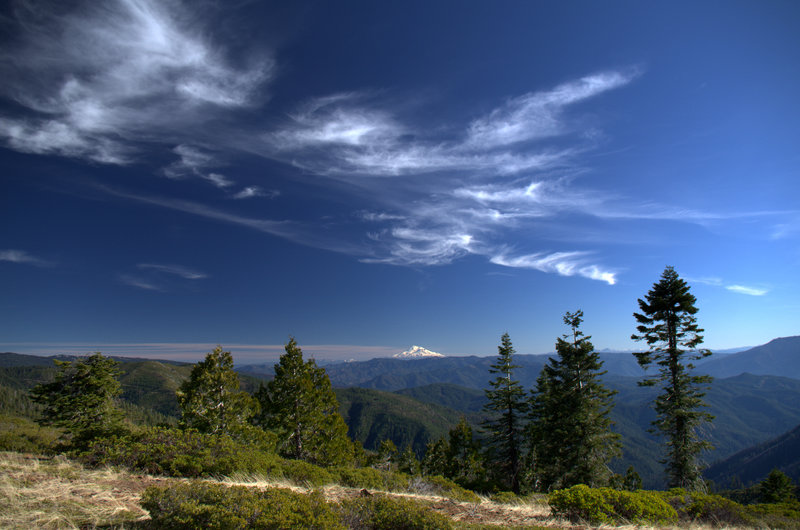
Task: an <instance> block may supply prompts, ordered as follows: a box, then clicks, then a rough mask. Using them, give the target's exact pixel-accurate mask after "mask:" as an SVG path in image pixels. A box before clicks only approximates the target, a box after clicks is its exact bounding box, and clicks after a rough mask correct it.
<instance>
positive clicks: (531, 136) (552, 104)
mask: <svg viewBox="0 0 800 530" xmlns="http://www.w3.org/2000/svg"><path fill="white" fill-rule="evenodd" d="M636 75H637V73H636V72H628V73H625V72H613V71H612V72H601V73H598V74H594V75H590V76H586V77H584V78H581V79H579V80H577V81H571V82H568V83H564V84H563V85H559V86H557V87H556V88H554V89H552V90H548V91H544V92H535V93H530V94H525V95H523V96H520V97H517V98H514V99H511V100H510V101H508V102H507V103H506V104H505V105H503V106H502V107H500V108H498V109H495V110H493V111H492V112H491V113H489V115H488V116H484V117H482V118H479V119H477V120H475V121H473V122H472V123H471V124H470V126H469V129H468V133H467V144H468V145H471V146H475V147H476V148H479V149H486V148H492V147H505V146H509V145H512V144H517V143H520V142H527V141H531V140H539V139H543V138H548V137H553V136H559V135H562V134H564V133H566V132H567V131H568V125H567V123H566V121H565V120H564V119H563V116H562V114H563V112H564V111H565V110H566V109H567V108H568V107H569V106H570V105H573V104H575V103H579V102H581V101H583V100H586V99H589V98H592V97H594V96H597V95H599V94H602V93H603V92H607V91H609V90H613V89H615V88H619V87H621V86H624V85H626V84H628V83H629V82H630V81H631V80H632V79H633V78H634V77H635V76H636Z"/></svg>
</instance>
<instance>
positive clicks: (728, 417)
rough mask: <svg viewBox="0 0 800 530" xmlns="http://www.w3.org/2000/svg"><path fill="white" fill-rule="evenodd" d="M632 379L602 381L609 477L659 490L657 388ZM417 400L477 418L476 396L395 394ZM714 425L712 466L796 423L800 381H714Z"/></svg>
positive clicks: (466, 392) (458, 391) (461, 392)
mask: <svg viewBox="0 0 800 530" xmlns="http://www.w3.org/2000/svg"><path fill="white" fill-rule="evenodd" d="M637 381H638V378H633V377H607V378H606V384H607V385H608V386H609V387H610V388H611V389H613V390H616V391H617V392H618V394H617V395H616V396H615V398H614V403H615V407H614V409H613V411H612V413H611V418H612V420H613V421H614V430H615V431H616V432H618V433H620V434H621V435H622V442H623V455H622V458H621V459H619V460H617V461H614V462H612V468H613V469H614V471H615V472H618V473H620V472H624V471H625V469H627V467H628V466H629V465H633V466H634V467H635V468H636V469H637V471H638V472H639V474H640V475H641V476H642V478H643V479H644V481H645V484H646V485H648V486H651V487H657V486H660V485H661V480H662V476H663V467H662V465H661V464H660V463H659V462H658V461H659V459H660V458H661V445H660V440H659V438H657V437H655V436H654V435H652V434H651V433H649V432H648V431H649V429H650V424H651V422H652V421H653V419H654V418H655V414H654V412H653V409H652V402H653V399H654V398H655V396H656V395H657V394H658V389H655V388H643V387H640V386H638V385H637ZM398 393H403V394H407V395H411V396H414V397H416V398H417V399H419V400H421V401H425V402H429V403H436V404H439V405H447V406H449V407H451V408H452V409H454V410H456V411H458V412H456V413H455V414H459V413H472V414H475V413H478V412H479V411H480V407H481V406H482V404H483V399H482V398H481V395H482V391H479V390H475V389H471V388H465V387H459V386H457V385H451V384H434V385H427V386H423V387H419V388H413V389H407V390H402V391H398ZM706 402H707V403H708V405H709V408H708V411H709V412H710V413H711V414H713V415H714V416H715V420H714V421H713V422H712V423H711V424H710V425H708V426H706V427H705V429H706V434H707V436H708V439H709V440H710V441H711V443H712V444H713V445H714V447H715V449H714V450H713V451H710V452H708V453H707V454H705V455H704V460H705V461H706V462H709V463H711V462H715V461H717V460H720V459H723V458H726V457H728V456H730V455H732V454H734V453H736V452H737V451H740V450H742V449H744V448H747V447H750V446H752V445H755V444H758V443H762V442H764V441H766V440H768V439H770V438H772V437H774V436H778V435H779V434H781V433H784V432H786V430H788V429H790V428H792V427H793V426H795V425H797V424H798V423H800V381H798V380H795V379H789V378H781V377H773V376H755V375H751V374H744V375H740V376H738V377H732V378H728V379H718V380H715V381H714V383H713V384H712V386H711V388H710V389H709V391H708V394H707V396H706ZM767 471H769V470H767Z"/></svg>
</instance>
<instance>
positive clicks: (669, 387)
mask: <svg viewBox="0 0 800 530" xmlns="http://www.w3.org/2000/svg"><path fill="white" fill-rule="evenodd" d="M696 302H697V299H696V298H695V297H694V295H692V294H691V293H690V292H689V285H688V284H687V283H686V282H685V281H684V280H682V279H681V278H680V277H679V276H678V273H677V272H675V269H674V268H672V267H666V268H665V269H664V272H663V273H662V274H661V280H660V281H659V282H658V283H655V284H653V288H652V289H650V291H649V292H648V293H647V295H645V298H644V299H641V298H640V299H639V309H640V310H641V313H634V314H633V316H634V317H635V318H636V321H637V322H638V323H639V325H638V326H637V327H636V330H637V331H638V334H637V333H635V334H633V335H631V338H632V339H633V340H637V341H644V342H646V343H647V345H648V346H649V348H650V349H649V350H648V351H646V352H641V353H635V354H634V355H635V356H636V360H637V361H638V362H639V364H640V365H641V366H642V367H643V368H645V369H646V368H647V367H649V366H650V365H651V364H653V363H655V364H656V365H657V366H658V373H657V374H656V375H654V376H653V377H650V378H647V379H645V380H644V381H641V382H640V383H639V384H640V385H642V386H655V385H658V384H663V387H664V393H663V394H661V395H660V396H658V397H657V398H656V401H655V410H656V413H657V415H658V417H657V419H656V420H655V421H654V422H653V425H654V426H655V427H656V429H657V430H658V431H661V433H662V434H663V435H664V436H665V437H666V438H667V443H666V445H667V454H666V458H665V459H664V460H663V463H665V464H666V471H667V478H668V483H669V486H670V487H681V488H686V489H690V490H695V489H700V488H702V486H703V482H702V476H701V474H700V467H699V465H698V462H697V455H698V454H699V453H700V451H702V450H703V449H706V448H709V447H710V445H709V444H708V442H706V441H703V440H701V439H700V437H699V435H698V432H697V430H698V427H699V426H700V425H701V424H703V423H704V422H707V421H711V420H712V419H713V416H711V415H710V414H708V413H707V412H704V411H702V410H700V409H701V408H702V407H705V406H706V404H705V403H704V402H703V396H705V391H704V385H706V384H708V383H710V382H711V381H712V378H711V377H710V376H706V375H692V374H691V371H692V369H694V365H693V364H692V362H691V361H694V360H698V359H701V358H703V357H706V356H708V355H711V352H710V351H709V350H702V349H698V346H699V345H700V344H702V342H703V335H702V333H703V331H704V330H703V329H701V328H700V327H699V326H698V325H697V319H696V317H695V316H694V315H695V314H696V313H697V307H696V306H695V303H696Z"/></svg>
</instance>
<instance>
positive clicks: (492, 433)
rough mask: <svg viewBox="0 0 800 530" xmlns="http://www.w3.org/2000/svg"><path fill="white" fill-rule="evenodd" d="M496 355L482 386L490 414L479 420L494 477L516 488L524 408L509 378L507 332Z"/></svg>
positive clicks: (510, 359)
mask: <svg viewBox="0 0 800 530" xmlns="http://www.w3.org/2000/svg"><path fill="white" fill-rule="evenodd" d="M497 353H498V355H497V359H496V360H495V362H494V363H493V364H492V365H491V367H490V368H489V373H491V374H497V376H496V377H495V378H494V379H493V380H491V381H489V386H490V387H491V388H489V389H487V390H486V398H487V399H488V400H489V402H488V403H487V404H486V406H485V407H484V410H485V411H486V412H487V413H488V414H490V415H491V417H490V418H489V419H488V420H486V421H485V422H484V423H483V427H484V429H485V430H486V432H487V435H488V440H487V444H488V460H489V463H490V464H491V466H490V467H491V469H492V470H493V471H495V472H496V477H495V478H496V480H498V481H499V482H500V483H503V484H506V485H507V486H509V487H510V488H511V489H512V490H513V491H514V492H519V487H520V480H519V478H520V477H519V475H520V467H521V466H520V464H521V462H522V439H523V435H522V433H523V424H522V421H523V418H524V417H525V414H526V413H527V411H528V404H527V402H526V401H525V391H524V390H523V388H522V386H521V385H520V384H519V381H516V380H514V379H513V374H514V369H515V368H519V366H517V365H515V364H514V347H513V346H512V344H511V338H510V337H509V336H508V333H504V334H503V336H502V337H501V338H500V346H498V347H497Z"/></svg>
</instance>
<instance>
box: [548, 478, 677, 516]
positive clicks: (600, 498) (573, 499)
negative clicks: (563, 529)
mask: <svg viewBox="0 0 800 530" xmlns="http://www.w3.org/2000/svg"><path fill="white" fill-rule="evenodd" d="M549 503H550V508H551V509H552V511H553V514H555V515H557V516H559V517H564V518H567V519H569V520H571V521H586V522H589V523H592V524H610V523H649V524H670V523H674V522H675V521H676V520H677V518H678V514H677V512H676V511H675V509H674V508H672V507H671V506H670V505H669V504H667V503H666V502H665V501H664V500H663V499H662V498H661V497H660V496H659V495H658V493H656V492H652V491H643V490H640V491H635V492H632V491H619V490H615V489H611V488H590V487H589V486H586V485H584V484H579V485H577V486H572V487H571V488H568V489H562V490H556V491H554V492H552V493H550V496H549Z"/></svg>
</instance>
